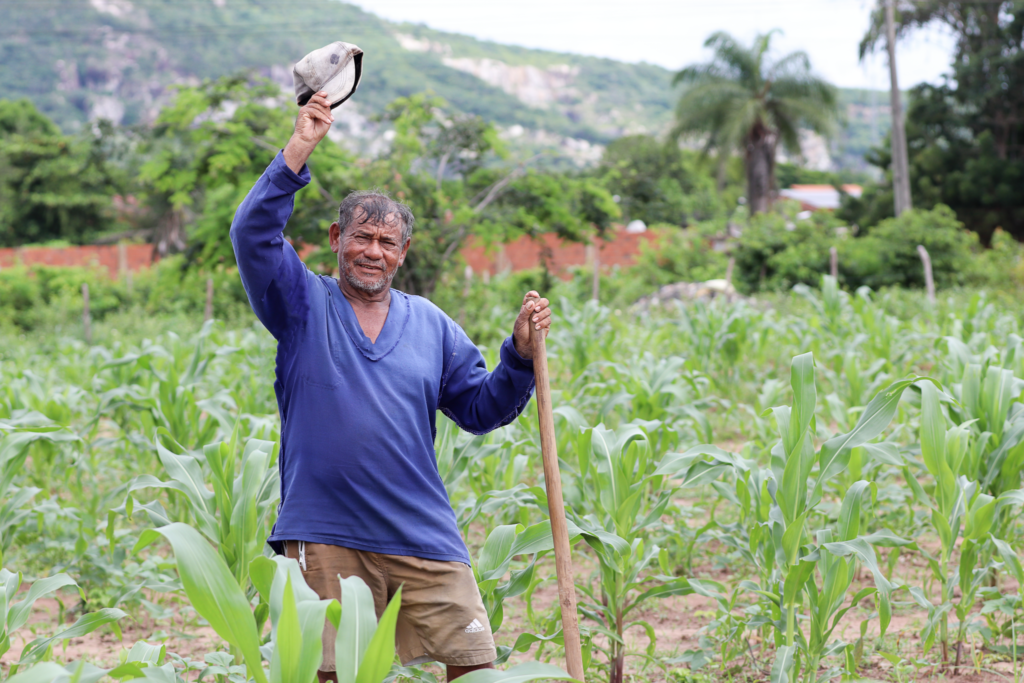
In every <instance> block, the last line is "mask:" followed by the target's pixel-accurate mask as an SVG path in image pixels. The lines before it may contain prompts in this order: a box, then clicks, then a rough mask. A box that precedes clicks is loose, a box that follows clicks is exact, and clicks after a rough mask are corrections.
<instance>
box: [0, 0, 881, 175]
mask: <svg viewBox="0 0 1024 683" xmlns="http://www.w3.org/2000/svg"><path fill="white" fill-rule="evenodd" d="M0 27H3V28H0V60H2V61H0V64H2V66H0V97H5V98H18V97H28V98H30V99H31V100H33V101H34V102H35V103H36V106H38V107H39V108H40V109H41V110H42V111H43V112H45V113H46V114H47V115H49V116H50V117H51V118H53V119H54V120H55V121H57V123H58V124H59V125H60V126H61V127H62V128H63V129H65V130H67V131H73V130H75V129H77V128H79V127H80V126H82V125H83V124H85V123H86V122H87V121H89V120H90V119H95V118H106V119H110V120H112V121H114V122H117V123H123V124H136V123H145V122H148V121H151V120H152V119H153V118H154V117H155V116H156V114H157V112H158V111H159V108H160V106H161V104H163V103H164V102H166V101H167V99H168V97H169V88H170V86H173V85H175V84H181V83H184V84H194V83H198V82H200V81H201V80H203V79H207V78H216V77H219V76H224V75H228V74H233V73H237V72H239V71H241V70H251V71H254V72H256V73H259V74H261V75H263V76H266V77H268V78H271V79H273V80H274V81H277V82H279V83H280V84H281V85H282V86H283V87H286V88H288V89H289V90H290V88H291V65H292V64H293V63H294V62H295V61H296V60H297V59H299V58H300V57H301V56H302V55H304V54H305V53H307V52H309V51H310V50H312V49H314V48H317V47H320V46H322V45H325V44H327V43H329V42H331V41H334V40H345V41H347V42H351V43H356V44H357V45H359V46H360V47H362V48H363V50H364V51H365V53H366V55H365V57H364V76H363V81H362V83H361V85H360V88H359V92H358V93H357V94H356V96H355V98H353V100H352V103H353V106H349V105H346V106H345V107H344V108H343V110H342V114H343V118H342V120H341V123H342V124H343V126H344V127H346V132H347V133H349V134H350V135H354V136H356V137H372V136H373V135H375V134H376V133H378V132H379V131H377V130H376V126H375V125H374V124H373V122H372V115H373V114H375V113H379V112H380V111H382V110H383V108H384V106H385V105H386V104H387V103H388V102H390V101H392V100H393V99H395V98H396V97H399V96H403V95H410V94H413V93H417V92H422V91H424V90H431V91H433V92H435V93H436V94H438V95H439V96H441V97H443V98H444V99H446V100H447V101H448V102H449V103H451V105H452V106H454V107H455V108H456V109H458V110H460V111H463V112H468V113H473V114H479V115H480V116H482V117H484V118H485V119H488V120H490V121H493V122H495V123H496V124H498V125H499V126H501V127H502V128H503V129H505V134H506V137H508V138H510V139H512V140H518V144H521V145H524V146H534V147H546V146H556V145H557V146H560V147H561V148H562V149H563V151H564V152H565V153H566V154H567V155H568V156H570V157H572V158H574V159H575V160H576V161H577V162H578V163H585V162H588V161H593V160H596V159H597V158H598V157H599V156H600V150H601V145H602V144H603V143H606V142H608V141H609V140H611V139H614V138H616V137H619V136H621V135H624V134H630V133H652V134H658V133H663V132H665V131H666V130H667V129H668V127H669V125H670V122H671V118H672V107H673V105H674V102H675V100H676V98H677V97H678V90H677V89H674V88H673V87H672V83H671V80H672V72H671V71H669V70H667V69H664V68H661V67H658V66H653V65H650V64H643V63H641V64H627V63H624V62H617V61H614V60H611V59H601V58H595V57H585V56H581V55H573V54H563V53H557V52H549V51H544V50H531V49H526V48H520V47H513V46H508V45H501V44H497V43H491V42H487V41H480V40H476V39H474V38H470V37H467V36H462V35H457V34H451V33H444V32H441V31H435V30H432V29H429V28H427V27H425V26H420V25H411V24H398V23H393V22H389V21H385V20H384V19H381V18H379V17H377V16H375V15H373V14H370V13H368V12H366V11H364V10H362V9H360V8H358V7H355V6H353V5H347V4H344V3H341V2H337V1H336V0H301V1H296V2H274V1H272V0H181V1H175V2H172V1H170V0H0ZM859 92H860V91H845V93H846V94H847V95H849V96H848V97H847V99H850V101H851V102H853V104H854V105H856V106H858V107H861V108H862V109H863V108H864V107H865V106H866V107H868V108H870V107H871V106H873V105H872V103H871V102H865V101H863V100H864V99H865V98H864V97H860V96H858V95H856V93H859ZM851 93H852V94H851ZM847 104H848V109H849V106H850V105H849V103H847ZM877 118H881V119H883V120H884V117H877ZM865 131H866V132H865ZM884 134H885V130H883V129H882V127H877V126H876V127H875V129H871V128H866V127H865V126H864V125H860V124H855V125H853V129H851V130H846V131H844V134H843V135H842V136H841V138H840V139H839V141H838V144H837V145H833V148H832V149H831V150H828V149H826V150H825V156H826V157H829V156H830V154H829V152H831V158H832V161H833V162H834V161H835V157H836V156H837V153H838V157H839V161H840V165H841V166H845V167H852V166H855V165H856V162H857V160H858V158H857V157H856V156H855V157H852V158H849V159H848V158H847V156H848V155H844V153H843V150H844V149H845V146H848V145H845V146H844V144H845V141H846V140H847V139H849V140H850V141H855V142H856V144H855V147H856V148H857V149H858V151H859V149H860V148H861V147H864V146H865V145H864V144H863V138H864V137H865V135H866V136H867V137H868V138H869V139H870V141H871V144H874V142H876V141H877V140H878V139H880V137H881V136H882V135H884ZM867 146H870V144H868V145H867ZM819 156H820V155H819ZM827 163H828V159H826V161H825V162H820V163H818V164H817V165H819V166H820V165H823V164H827ZM861 163H863V162H862V161H861Z"/></svg>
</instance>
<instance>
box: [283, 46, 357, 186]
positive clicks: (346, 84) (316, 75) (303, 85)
mask: <svg viewBox="0 0 1024 683" xmlns="http://www.w3.org/2000/svg"><path fill="white" fill-rule="evenodd" d="M362 66H363V51H362V50H360V49H359V48H358V47H356V46H355V45H350V44H348V43H342V42H340V41H338V42H334V43H331V44H330V45H327V46H326V47H322V48H320V49H319V50H314V51H313V52H310V53H309V54H308V55H306V56H305V57H303V58H302V59H301V60H299V62H298V63H297V64H296V65H295V69H294V70H293V72H292V76H293V78H294V81H295V101H296V102H297V103H298V105H299V106H300V107H302V109H301V110H299V116H298V118H297V119H296V120H295V133H294V134H292V137H291V139H290V140H289V141H288V145H287V146H286V147H285V148H284V159H285V163H286V164H287V165H288V167H289V168H290V169H292V170H293V171H295V172H296V173H299V172H300V171H301V170H302V167H303V166H304V165H305V164H306V160H308V159H309V157H310V155H311V154H312V153H313V150H314V149H316V146H317V145H318V144H320V141H321V140H323V139H324V136H326V135H327V132H328V131H329V130H330V129H331V123H333V122H334V115H333V114H332V113H331V110H332V109H334V108H335V107H337V106H338V105H339V104H341V103H342V102H344V101H345V100H347V99H348V98H350V97H351V96H352V93H354V92H355V91H356V87H357V86H358V85H359V79H360V77H361V76H362Z"/></svg>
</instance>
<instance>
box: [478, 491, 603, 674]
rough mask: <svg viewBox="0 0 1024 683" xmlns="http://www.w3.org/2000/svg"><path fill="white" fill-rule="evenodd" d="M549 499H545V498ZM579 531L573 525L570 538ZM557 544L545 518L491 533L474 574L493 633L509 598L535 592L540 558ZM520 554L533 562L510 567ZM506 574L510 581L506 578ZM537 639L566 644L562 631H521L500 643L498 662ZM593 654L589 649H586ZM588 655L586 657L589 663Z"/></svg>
mask: <svg viewBox="0 0 1024 683" xmlns="http://www.w3.org/2000/svg"><path fill="white" fill-rule="evenodd" d="M542 502H545V501H542ZM578 536H579V531H578V529H576V528H575V527H574V526H573V527H572V528H571V538H570V540H575V539H576V538H578ZM553 548H554V541H553V540H552V538H551V522H550V521H548V520H545V521H543V522H538V523H537V524H534V525H532V526H530V527H524V526H523V525H522V524H504V525H501V526H497V527H495V528H494V529H493V530H492V531H491V533H490V534H488V536H487V540H486V541H485V542H484V545H483V547H482V548H481V549H480V554H479V556H478V557H477V561H476V562H475V563H473V575H474V577H475V578H476V581H477V587H478V588H479V590H480V597H481V598H482V599H483V603H484V607H485V608H486V609H487V618H488V621H489V622H490V627H491V633H497V632H498V630H499V629H500V628H501V624H502V622H503V621H504V619H505V609H504V603H505V600H508V599H509V598H514V597H517V596H519V595H523V594H524V593H528V592H532V591H533V590H534V589H535V588H536V587H537V586H538V585H539V584H540V583H541V581H542V580H543V579H542V577H540V576H539V575H538V573H537V571H536V568H537V560H538V559H539V558H540V557H542V556H543V555H544V554H545V553H548V552H550V551H551V550H552V549H553ZM520 555H530V556H531V557H530V559H529V562H528V563H527V565H526V566H525V567H523V568H521V569H514V570H512V571H511V572H510V571H509V569H510V567H511V564H512V560H513V559H514V558H515V557H517V556H520ZM506 574H509V579H508V581H505V582H502V579H503V578H504V577H505V575H506ZM537 642H552V643H554V644H556V645H561V644H562V642H563V641H562V634H561V631H559V632H557V633H554V634H550V635H537V634H534V633H520V634H519V635H518V636H517V637H516V641H515V643H514V644H513V645H512V646H507V645H502V646H499V647H498V658H497V659H496V660H495V663H497V664H503V663H505V662H506V661H508V658H509V657H510V656H511V655H512V653H514V652H526V651H527V650H529V649H530V647H531V646H532V645H533V644H534V643H537ZM586 654H587V655H589V651H588V652H587V653H586ZM587 660H588V657H585V659H584V661H585V665H586V662H587Z"/></svg>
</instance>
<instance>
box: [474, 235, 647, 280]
mask: <svg viewBox="0 0 1024 683" xmlns="http://www.w3.org/2000/svg"><path fill="white" fill-rule="evenodd" d="M656 238H657V235H656V234H655V233H652V232H641V233H628V232H616V233H614V235H613V236H612V239H610V240H608V241H604V240H599V239H597V240H594V246H588V245H585V244H578V243H576V242H567V241H564V240H561V239H559V238H558V237H556V236H555V235H552V234H550V233H545V234H543V235H541V236H540V238H539V239H536V240H535V239H531V238H529V237H520V238H519V239H518V240H516V241H515V242H511V243H509V244H506V245H504V247H503V248H502V247H494V248H492V249H491V250H490V251H487V250H486V249H485V248H484V247H483V246H482V245H480V244H475V243H473V242H471V243H470V245H469V246H467V247H466V248H464V249H463V250H462V256H463V258H465V259H466V263H467V264H468V265H469V266H470V267H471V268H472V269H473V272H474V273H483V272H484V271H486V272H488V273H490V274H491V275H495V274H497V273H499V272H501V271H503V270H508V269H511V270H513V271H518V270H526V269H529V268H536V267H538V266H540V265H541V263H542V261H544V260H547V262H548V267H549V268H551V270H552V272H554V273H555V274H557V275H559V276H560V277H563V278H568V277H569V268H570V267H572V266H583V265H587V264H588V263H590V261H591V255H590V254H591V253H592V251H593V249H595V248H596V249H598V250H600V256H599V260H600V263H601V267H602V268H610V267H611V266H628V265H632V264H633V262H634V261H635V260H636V257H637V256H638V255H639V254H640V247H641V245H642V244H644V243H645V242H647V243H650V242H652V241H653V240H655V239H656Z"/></svg>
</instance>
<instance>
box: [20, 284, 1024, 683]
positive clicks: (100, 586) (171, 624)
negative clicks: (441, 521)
mask: <svg viewBox="0 0 1024 683" xmlns="http://www.w3.org/2000/svg"><path fill="white" fill-rule="evenodd" d="M510 310H511V309H508V308H507V307H506V308H503V309H496V310H495V311H489V310H488V311H482V312H481V313H480V315H479V316H478V317H477V319H474V320H471V321H469V323H471V324H467V329H471V330H475V331H476V332H475V333H474V334H475V335H476V337H477V341H478V342H480V343H482V344H483V345H484V346H483V348H484V355H485V356H486V357H487V359H488V362H489V363H490V364H491V366H492V367H493V364H494V363H496V362H497V350H498V344H497V343H496V341H495V340H500V339H501V338H502V337H503V336H504V334H506V331H505V330H506V329H510V325H511V319H512V315H511V313H510V312H509V311H510ZM555 311H556V316H555V321H554V324H553V331H552V334H551V336H550V337H549V339H548V349H549V354H550V364H551V370H552V386H553V390H554V396H553V398H554V401H553V403H554V406H555V419H556V428H557V440H558V452H559V457H560V460H561V474H562V483H563V487H564V493H565V502H566V512H567V515H568V518H569V522H570V531H571V534H572V536H573V561H574V565H575V572H576V591H577V595H578V600H579V609H580V612H579V617H580V624H581V628H582V629H583V632H584V633H583V635H584V662H585V665H586V669H587V679H588V680H589V681H595V682H596V681H608V682H609V683H622V682H623V681H626V680H628V681H630V682H645V681H652V682H654V681H672V682H675V683H684V682H686V683H690V682H691V681H755V680H756V681H761V680H764V681H771V683H796V682H798V681H801V682H802V681H806V682H809V683H815V681H821V680H840V679H841V680H844V681H848V680H857V679H875V680H891V681H897V682H900V683H902V682H903V681H910V680H937V679H946V680H949V679H962V680H969V681H972V682H973V681H990V680H991V681H997V680H1000V681H1001V680H1007V681H1009V680H1013V681H1014V682H1015V683H1016V681H1019V680H1020V679H1021V678H1022V677H1024V666H1022V665H1021V664H1020V663H1018V661H1017V659H1018V657H1019V656H1020V655H1021V654H1022V653H1024V637H1022V635H1021V634H1020V633H1019V631H1020V630H1022V628H1024V567H1022V561H1021V559H1020V558H1019V553H1021V552H1024V544H1022V540H1024V527H1022V525H1021V524H1020V522H1019V516H1020V510H1021V507H1022V506H1024V488H1022V481H1021V472H1022V470H1024V398H1022V397H1024V338H1022V337H1024V315H1022V310H1021V308H1020V307H1019V306H1018V305H1016V302H1014V301H997V300H995V299H992V298H987V297H986V295H984V294H981V293H972V292H957V293H954V294H948V295H942V296H940V301H939V302H938V303H937V304H928V303H927V301H926V300H925V299H924V297H923V295H919V294H914V293H907V292H901V291H899V290H894V291H892V292H890V293H887V294H878V293H872V292H869V291H867V290H861V291H859V292H857V293H853V294H850V293H846V292H842V291H839V290H838V289H837V288H836V286H835V282H834V281H832V280H830V279H829V278H825V279H824V280H823V282H822V287H821V289H820V290H811V289H807V288H802V287H798V288H796V290H795V291H794V292H792V293H790V294H786V295H779V296H778V297H775V298H773V299H770V300H759V301H739V302H735V303H726V302H723V301H713V302H710V303H704V302H693V303H686V304H681V305H665V306H664V307H663V308H661V309H655V310H652V311H648V312H638V311H623V310H613V309H609V308H606V307H603V306H600V305H598V304H597V303H595V302H589V303H586V304H575V303H570V302H568V301H567V300H563V301H562V302H561V303H557V302H556V305H555ZM481 330H483V332H480V331H481ZM274 354H275V346H274V340H273V339H272V338H271V337H270V335H269V334H267V333H266V332H265V331H264V330H262V328H259V327H258V326H248V327H246V326H243V327H234V328H232V327H230V326H226V325H225V324H223V323H221V322H217V321H211V322H209V323H207V324H206V325H204V326H203V327H202V329H201V330H200V331H199V332H194V331H189V332H185V331H181V332H180V333H175V332H171V331H164V332H161V333H160V334H154V335H152V336H151V337H150V338H143V337H141V336H138V337H134V336H132V335H130V334H125V335H123V336H117V335H106V336H104V335H103V334H98V335H97V343H95V344H94V345H92V346H89V345H86V344H85V343H84V342H82V341H81V339H80V335H77V336H76V335H74V334H71V333H66V334H52V335H48V336H47V337H46V338H45V339H39V338H36V337H31V336H21V337H17V336H11V337H3V348H2V349H0V436H2V440H0V552H2V567H3V569H2V570H0V679H4V680H9V681H11V682H12V683H36V682H40V683H42V682H46V683H49V682H50V681H53V680H56V679H61V680H66V681H69V682H72V683H74V682H78V681H81V682H83V683H85V682H93V681H99V680H101V679H103V678H104V677H107V678H106V680H132V679H146V680H152V681H160V682H161V683H174V682H175V681H197V680H200V679H201V680H204V681H216V682H217V683H226V682H227V681H232V682H237V683H243V682H244V681H248V680H253V681H256V683H266V682H267V681H271V682H273V683H281V682H286V681H287V682H292V681H294V682H296V683H310V682H311V681H313V680H315V678H316V677H315V672H316V668H317V664H318V663H319V661H320V659H319V657H320V648H321V639H320V631H321V628H322V625H323V623H324V619H330V620H332V621H333V622H334V623H336V624H338V625H339V637H338V640H337V643H336V646H335V647H336V652H337V657H338V661H339V662H346V663H347V664H346V666H345V667H342V668H346V670H344V671H339V681H343V682H344V683H379V682H380V681H384V680H393V679H395V678H396V677H397V678H402V679H412V680H416V681H422V682H423V683H436V681H438V680H441V679H442V678H443V668H441V667H437V666H435V665H425V666H421V667H412V668H403V667H400V666H398V665H397V664H393V660H394V648H393V633H394V619H395V614H396V611H395V610H396V608H397V604H398V603H397V600H394V601H392V604H391V606H390V607H389V609H388V611H387V612H385V613H384V615H383V616H382V617H381V619H380V622H379V624H378V623H377V622H376V620H375V619H374V618H373V617H372V616H368V615H367V613H366V611H365V610H363V607H365V605H366V604H367V603H366V600H368V599H369V598H368V597H367V596H366V595H365V594H363V593H362V592H360V590H359V589H358V586H353V585H345V584H344V583H343V591H346V592H345V598H344V601H345V604H346V608H345V609H340V608H339V606H338V604H337V603H336V602H328V601H320V600H318V599H317V598H316V596H315V595H314V594H312V592H311V591H310V590H309V589H308V588H307V587H306V586H305V584H304V582H303V581H302V575H301V573H300V572H298V570H297V565H296V564H295V562H294V561H286V560H283V559H281V558H274V557H273V553H272V552H271V551H270V550H269V549H267V548H266V545H265V539H266V537H267V535H268V533H269V530H270V528H271V525H272V524H273V522H274V519H275V514H276V502H277V496H278V492H277V466H276V459H277V441H278V430H279V421H278V416H277V405H276V401H275V398H274V390H273V363H274ZM539 444H540V442H539V435H538V425H537V413H536V409H535V408H534V407H533V406H531V407H530V408H528V409H527V410H526V412H524V414H523V416H522V417H521V418H520V419H519V420H518V421H516V422H515V423H513V424H511V425H510V426H508V427H506V428H503V429H501V430H498V431H496V432H494V433H492V434H490V435H487V436H480V437H477V436H472V435H470V434H466V433H463V432H460V431H459V430H458V429H457V428H456V427H455V426H454V424H453V423H451V422H449V421H447V420H446V419H445V418H443V417H441V416H439V418H438V432H437V437H436V450H437V466H438V471H439V474H440V476H441V478H442V479H443V481H444V483H445V485H446V487H447V489H448V492H449V495H450V498H451V504H452V506H453V508H454V509H455V511H456V515H457V518H458V520H459V523H460V526H461V528H462V530H463V533H464V536H465V538H466V541H467V544H468V545H469V548H470V553H471V556H472V557H473V559H474V567H473V570H474V572H475V576H476V578H477V581H478V585H479V588H480V592H481V594H482V596H483V599H484V602H485V605H486V607H487V609H488V613H489V617H490V622H491V624H490V625H491V628H492V630H493V631H494V632H495V638H496V640H497V643H498V645H499V669H501V670H502V671H500V672H499V673H497V674H489V673H483V672H481V673H480V674H470V676H477V677H479V680H480V681H484V680H486V681H488V682H489V683H496V682H497V681H502V680H504V681H510V682H515V683H519V682H523V681H528V680H532V679H552V678H557V677H559V675H561V677H563V678H564V677H565V674H559V672H558V671H557V670H556V669H555V668H554V667H561V666H562V665H563V664H564V662H563V658H562V654H563V651H562V645H561V631H560V629H561V620H560V614H559V611H558V610H559V603H558V599H557V592H556V589H555V571H554V562H553V558H552V550H551V548H552V541H551V533H550V526H549V523H548V521H547V503H546V497H545V493H544V491H545V489H544V482H543V475H542V468H541V456H540V445H539ZM339 448H340V446H339ZM369 604H370V608H369V609H371V610H372V601H371V602H370V603H369ZM349 605H351V606H353V607H352V608H351V609H349V608H348V606H349ZM371 614H372V613H371ZM1018 615H1020V616H1021V617H1022V618H1021V619H1017V616H1018ZM467 680H469V679H467ZM474 680H475V679H474Z"/></svg>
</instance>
